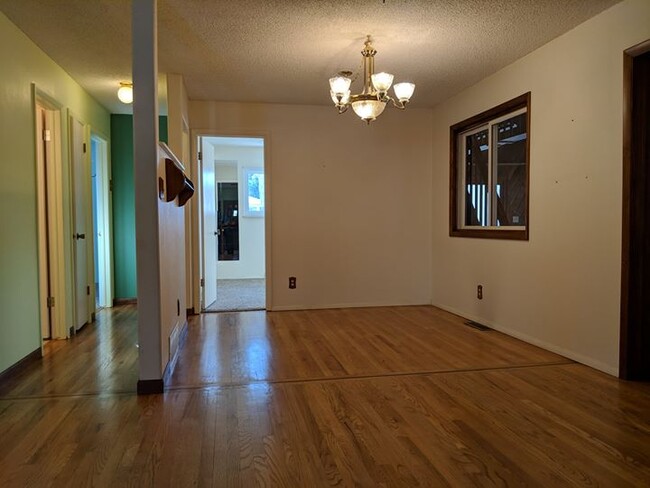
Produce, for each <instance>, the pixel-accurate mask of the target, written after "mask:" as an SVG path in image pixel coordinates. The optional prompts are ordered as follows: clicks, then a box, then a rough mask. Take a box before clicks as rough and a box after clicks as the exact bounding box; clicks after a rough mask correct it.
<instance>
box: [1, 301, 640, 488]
mask: <svg viewBox="0 0 650 488" xmlns="http://www.w3.org/2000/svg"><path fill="white" fill-rule="evenodd" d="M462 324H463V320H462V319H461V318H459V317H457V316H454V315H451V314H448V313H446V312H443V311H441V310H439V309H436V308H433V307H426V306H422V307H386V308H367V309H335V310H317V311H296V312H276V313H265V312H263V311H259V312H246V313H222V314H205V315H202V316H195V317H192V318H191V321H190V324H189V333H188V336H187V339H186V341H185V344H184V346H183V348H182V349H181V353H180V357H179V360H178V364H177V367H176V370H175V373H174V375H173V377H172V380H171V384H170V385H169V386H168V389H167V392H166V393H165V394H164V395H153V396H144V397H138V396H136V395H135V393H134V391H135V381H136V376H137V374H136V370H137V348H136V346H135V340H136V337H137V334H136V311H135V308H134V307H133V306H125V307H120V308H116V309H113V311H110V310H105V311H102V312H101V313H100V314H99V316H98V321H97V323H96V324H92V325H90V326H88V327H87V330H84V331H83V332H81V333H80V334H79V335H78V336H77V337H76V338H75V339H73V340H71V341H69V342H60V343H54V344H53V345H54V346H56V347H53V348H52V350H51V351H50V352H49V354H48V355H47V356H46V357H45V358H44V359H43V361H42V362H41V363H40V364H37V365H33V367H32V368H30V369H29V370H27V371H25V372H24V374H23V375H21V377H20V378H18V380H19V381H16V382H12V383H11V384H2V385H0V438H1V439H2V440H3V442H2V443H0V486H8V487H14V486H15V487H19V486H20V487H22V486H30V487H31V486H34V487H39V486H46V485H47V486H90V485H94V486H111V487H113V486H155V487H160V486H174V487H178V486H197V485H198V486H242V487H249V486H288V487H297V486H300V487H302V486H310V487H311V486H332V485H337V486H353V485H359V486H378V485H381V484H384V485H385V486H418V485H420V486H445V485H450V486H454V487H457V486H494V485H508V486H515V485H521V484H526V485H528V486H543V487H549V486H571V485H583V484H590V483H591V484H592V485H596V484H600V485H603V486H642V485H647V484H649V483H650V385H648V384H639V383H628V382H621V381H618V380H616V379H615V378H612V377H609V376H607V375H604V374H602V373H599V372H597V371H595V370H592V369H590V368H587V367H585V366H582V365H579V364H576V363H573V362H571V361H569V360H567V359H565V358H562V357H561V356H558V355H555V354H553V353H550V352H547V351H544V350H541V349H539V348H536V347H534V346H531V345H528V344H525V343H523V342H520V341H518V340H516V339H513V338H511V337H508V336H505V335H503V334H500V333H498V332H495V331H488V332H481V331H477V330H475V329H472V328H469V327H465V326H464V325H462Z"/></svg>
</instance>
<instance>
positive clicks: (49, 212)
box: [35, 93, 67, 340]
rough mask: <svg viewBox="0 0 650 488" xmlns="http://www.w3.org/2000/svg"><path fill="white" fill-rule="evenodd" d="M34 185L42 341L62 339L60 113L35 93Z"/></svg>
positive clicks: (63, 260)
mask: <svg viewBox="0 0 650 488" xmlns="http://www.w3.org/2000/svg"><path fill="white" fill-rule="evenodd" d="M35 97H36V104H35V124H36V130H35V133H36V181H37V221H38V270H39V308H40V318H41V337H42V339H44V340H48V339H65V338H66V337H67V328H66V326H65V302H66V300H65V270H64V263H65V257H64V239H63V190H62V189H63V184H62V181H63V172H62V162H61V109H60V107H59V106H58V105H57V104H56V103H55V102H53V101H52V100H49V99H47V98H45V97H41V96H40V94H39V93H36V95H35Z"/></svg>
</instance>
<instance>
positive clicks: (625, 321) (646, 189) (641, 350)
mask: <svg viewBox="0 0 650 488" xmlns="http://www.w3.org/2000/svg"><path fill="white" fill-rule="evenodd" d="M624 66H625V91H624V93H625V97H624V104H625V105H624V107H625V111H624V113H625V115H624V122H623V123H624V126H623V147H624V150H623V226H622V227H623V242H622V267H621V340H620V364H619V376H620V377H621V378H623V379H626V380H639V381H648V380H650V354H648V351H649V350H650V281H649V280H648V276H650V212H648V207H649V206H650V196H649V195H650V147H649V146H648V141H649V140H650V115H649V114H650V40H648V41H645V42H644V43H641V44H639V45H638V46H635V47H633V48H630V49H628V50H626V52H625V58H624Z"/></svg>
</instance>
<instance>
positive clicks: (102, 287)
mask: <svg viewBox="0 0 650 488" xmlns="http://www.w3.org/2000/svg"><path fill="white" fill-rule="evenodd" d="M90 172H91V183H92V209H93V219H92V220H93V237H94V239H93V256H94V276H95V280H94V281H95V283H94V291H95V309H101V308H105V307H110V306H112V304H113V294H112V280H111V269H112V266H111V226H110V222H111V215H110V210H111V202H110V168H109V162H108V143H107V141H106V139H104V138H103V137H100V136H99V135H97V134H94V133H93V134H92V135H91V137H90Z"/></svg>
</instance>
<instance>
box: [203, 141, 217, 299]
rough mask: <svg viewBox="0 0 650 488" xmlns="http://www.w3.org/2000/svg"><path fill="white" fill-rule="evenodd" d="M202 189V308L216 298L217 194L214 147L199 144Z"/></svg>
mask: <svg viewBox="0 0 650 488" xmlns="http://www.w3.org/2000/svg"><path fill="white" fill-rule="evenodd" d="M201 146H202V147H201V154H202V161H201V162H202V163H203V164H202V175H201V176H202V183H203V185H202V190H203V279H204V286H203V308H207V307H209V306H210V304H212V303H213V302H214V301H215V300H216V299H217V207H216V202H217V195H216V178H215V167H214V148H213V147H212V145H211V144H203V143H202V144H201Z"/></svg>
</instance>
